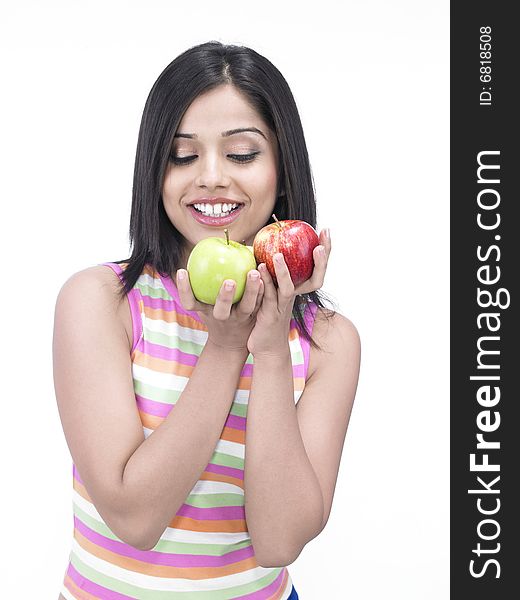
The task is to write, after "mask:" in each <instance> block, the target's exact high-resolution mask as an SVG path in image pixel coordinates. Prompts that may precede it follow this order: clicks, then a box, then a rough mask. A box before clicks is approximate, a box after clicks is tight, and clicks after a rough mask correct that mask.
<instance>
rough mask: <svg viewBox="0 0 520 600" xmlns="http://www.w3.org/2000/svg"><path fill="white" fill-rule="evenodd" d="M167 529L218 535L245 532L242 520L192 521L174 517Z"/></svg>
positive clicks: (244, 523) (188, 518) (186, 518)
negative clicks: (217, 533) (172, 528)
mask: <svg viewBox="0 0 520 600" xmlns="http://www.w3.org/2000/svg"><path fill="white" fill-rule="evenodd" d="M169 527H174V528H175V529H186V530H187V531H205V532H220V533H245V532H247V527H246V522H245V520H244V519H229V520H226V521H222V520H213V519H200V520H199V519H192V518H190V517H183V516H179V515H177V516H175V517H173V520H172V521H171V522H170V525H169Z"/></svg>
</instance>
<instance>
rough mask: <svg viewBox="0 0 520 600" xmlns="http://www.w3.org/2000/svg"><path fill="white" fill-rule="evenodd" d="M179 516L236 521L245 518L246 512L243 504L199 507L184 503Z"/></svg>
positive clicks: (199, 519)
mask: <svg viewBox="0 0 520 600" xmlns="http://www.w3.org/2000/svg"><path fill="white" fill-rule="evenodd" d="M177 516H181V517H189V518H190V519H197V520H198V521H234V520H236V519H245V518H246V512H245V508H244V507H243V506H215V507H213V508H199V507H197V506H190V505H189V504H183V505H182V506H181V507H180V508H179V510H178V511H177Z"/></svg>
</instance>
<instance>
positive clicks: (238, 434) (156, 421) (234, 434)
mask: <svg viewBox="0 0 520 600" xmlns="http://www.w3.org/2000/svg"><path fill="white" fill-rule="evenodd" d="M139 416H140V417H141V423H142V424H143V426H144V427H147V428H148V429H154V430H155V429H157V427H159V425H160V424H161V423H162V422H163V421H164V419H165V418H164V417H158V416H156V415H150V414H148V413H146V412H144V411H143V410H140V411H139ZM220 439H221V440H226V441H228V442H236V443H237V444H245V443H246V432H245V431H244V430H242V429H233V428H232V427H224V429H223V430H222V434H221V435H220Z"/></svg>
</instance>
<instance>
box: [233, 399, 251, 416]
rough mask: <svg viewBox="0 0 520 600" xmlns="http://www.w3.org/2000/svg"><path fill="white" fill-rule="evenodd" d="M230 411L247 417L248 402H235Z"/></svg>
mask: <svg viewBox="0 0 520 600" xmlns="http://www.w3.org/2000/svg"><path fill="white" fill-rule="evenodd" d="M230 413H231V414H232V415H235V416H237V417H247V404H238V403H237V402H233V406H232V407H231V410H230Z"/></svg>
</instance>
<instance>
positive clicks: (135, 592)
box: [70, 552, 282, 600]
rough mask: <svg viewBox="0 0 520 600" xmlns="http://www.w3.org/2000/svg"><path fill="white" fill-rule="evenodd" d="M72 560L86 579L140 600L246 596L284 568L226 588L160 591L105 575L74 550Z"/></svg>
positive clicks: (209, 599) (221, 599) (216, 599)
mask: <svg viewBox="0 0 520 600" xmlns="http://www.w3.org/2000/svg"><path fill="white" fill-rule="evenodd" d="M70 561H71V563H72V565H73V566H74V568H75V569H76V570H77V571H78V572H79V573H80V574H81V575H82V576H83V577H85V578H86V579H89V580H90V581H92V582H94V583H97V584H98V585H102V586H103V587H106V588H108V589H109V590H112V591H115V592H119V593H120V594H126V595H127V596H130V597H132V598H139V599H140V600H171V599H172V598H184V599H186V600H229V598H236V597H237V596H244V595H245V594H250V593H252V592H256V591H258V590H261V589H263V588H265V587H267V586H268V585H270V584H271V583H272V582H273V581H274V580H275V579H276V578H277V577H278V575H279V574H280V572H281V570H282V568H276V569H274V570H273V571H272V572H271V573H268V574H267V575H265V576H264V577H261V578H260V579H257V580H256V581H253V582H252V583H245V584H242V585H238V586H235V587H232V588H226V589H224V590H208V591H205V592H196V591H188V592H172V591H166V592H159V591H155V590H147V589H145V588H142V587H138V586H135V585H131V584H129V583H124V582H122V581H119V580H117V579H115V578H114V577H109V576H108V575H103V574H102V573H99V572H98V571H95V570H94V569H92V568H91V567H89V566H88V565H86V564H85V563H83V562H82V561H81V559H80V558H79V557H78V556H76V554H75V553H74V552H71V555H70ZM186 571H187V572H189V569H186ZM202 581H204V580H202ZM193 585H194V586H196V585H197V580H194V581H193Z"/></svg>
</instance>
